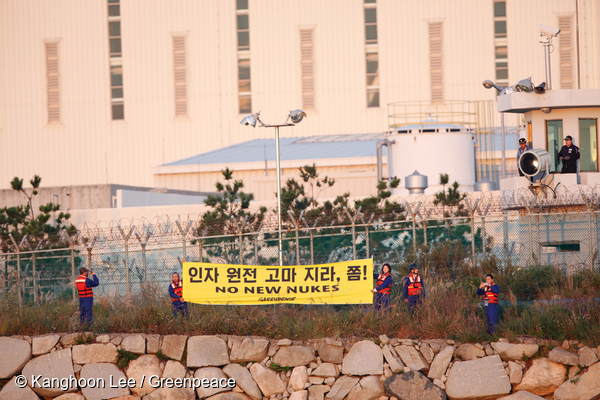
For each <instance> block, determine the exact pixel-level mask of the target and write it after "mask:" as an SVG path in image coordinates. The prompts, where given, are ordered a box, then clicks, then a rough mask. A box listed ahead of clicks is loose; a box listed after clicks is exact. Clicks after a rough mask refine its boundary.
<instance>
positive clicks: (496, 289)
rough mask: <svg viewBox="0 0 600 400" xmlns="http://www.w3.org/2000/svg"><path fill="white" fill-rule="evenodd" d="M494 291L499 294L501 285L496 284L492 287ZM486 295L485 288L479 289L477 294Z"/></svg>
mask: <svg viewBox="0 0 600 400" xmlns="http://www.w3.org/2000/svg"><path fill="white" fill-rule="evenodd" d="M491 290H492V293H495V294H498V293H500V286H498V285H496V284H494V285H492V287H491ZM483 295H485V290H483V289H477V296H483Z"/></svg>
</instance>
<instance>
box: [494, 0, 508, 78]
mask: <svg viewBox="0 0 600 400" xmlns="http://www.w3.org/2000/svg"><path fill="white" fill-rule="evenodd" d="M507 43H508V41H507V30H506V1H504V0H501V1H494V48H495V59H496V83H497V84H498V85H500V86H508V46H507Z"/></svg>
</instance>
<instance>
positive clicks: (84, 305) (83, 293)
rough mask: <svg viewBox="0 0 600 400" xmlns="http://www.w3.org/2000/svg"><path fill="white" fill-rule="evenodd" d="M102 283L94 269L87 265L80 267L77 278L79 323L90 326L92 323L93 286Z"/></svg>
mask: <svg viewBox="0 0 600 400" xmlns="http://www.w3.org/2000/svg"><path fill="white" fill-rule="evenodd" d="M99 284H100V282H99V281H98V277H97V276H96V274H95V273H94V271H89V272H88V270H87V268H85V267H81V268H79V276H78V277H77V279H75V286H76V287H77V291H78V293H79V323H80V324H86V325H87V326H90V325H91V324H92V317H93V314H92V308H93V306H94V292H93V290H92V288H93V287H96V286H98V285H99Z"/></svg>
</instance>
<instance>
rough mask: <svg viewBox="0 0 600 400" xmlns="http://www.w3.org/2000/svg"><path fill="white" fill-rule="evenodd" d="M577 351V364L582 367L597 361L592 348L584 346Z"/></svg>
mask: <svg viewBox="0 0 600 400" xmlns="http://www.w3.org/2000/svg"><path fill="white" fill-rule="evenodd" d="M578 353H579V365H581V366H583V367H589V366H590V365H593V364H596V363H597V362H598V356H597V355H596V353H594V351H593V350H592V349H590V348H589V347H587V346H585V347H583V348H581V349H579V351H578Z"/></svg>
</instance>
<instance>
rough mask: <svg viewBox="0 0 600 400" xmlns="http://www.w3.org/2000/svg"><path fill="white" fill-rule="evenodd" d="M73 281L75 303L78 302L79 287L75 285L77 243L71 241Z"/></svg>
mask: <svg viewBox="0 0 600 400" xmlns="http://www.w3.org/2000/svg"><path fill="white" fill-rule="evenodd" d="M71 281H72V282H73V301H76V300H77V297H78V296H77V292H76V291H77V286H76V285H75V243H73V242H72V241H71Z"/></svg>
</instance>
